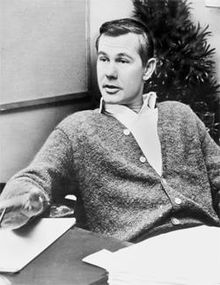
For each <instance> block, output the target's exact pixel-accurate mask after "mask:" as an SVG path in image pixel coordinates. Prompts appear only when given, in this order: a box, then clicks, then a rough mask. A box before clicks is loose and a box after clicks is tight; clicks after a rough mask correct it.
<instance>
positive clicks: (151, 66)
mask: <svg viewBox="0 0 220 285" xmlns="http://www.w3.org/2000/svg"><path fill="white" fill-rule="evenodd" d="M155 68H156V58H154V57H152V58H150V59H149V60H148V61H147V64H146V66H145V69H144V74H143V80H144V81H146V80H148V79H149V78H150V77H151V75H152V74H153V72H154V70H155Z"/></svg>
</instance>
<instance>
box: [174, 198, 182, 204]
mask: <svg viewBox="0 0 220 285" xmlns="http://www.w3.org/2000/svg"><path fill="white" fill-rule="evenodd" d="M174 202H175V203H176V204H177V205H180V204H181V203H182V200H181V199H180V198H178V197H177V198H175V199H174Z"/></svg>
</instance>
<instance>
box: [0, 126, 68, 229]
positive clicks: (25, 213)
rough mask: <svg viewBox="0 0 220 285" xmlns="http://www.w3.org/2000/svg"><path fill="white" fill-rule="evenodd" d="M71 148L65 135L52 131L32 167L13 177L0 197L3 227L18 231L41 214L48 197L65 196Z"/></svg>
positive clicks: (58, 130) (48, 199)
mask: <svg viewBox="0 0 220 285" xmlns="http://www.w3.org/2000/svg"><path fill="white" fill-rule="evenodd" d="M71 168H72V147H71V143H70V141H69V139H68V137H67V136H66V134H65V133H64V132H63V131H62V130H60V129H56V130H54V131H53V132H52V134H51V135H50V136H49V138H48V139H47V141H46V142H45V144H44V145H43V147H42V148H41V150H40V151H39V152H38V154H37V155H36V157H35V158H34V160H33V161H32V163H31V164H30V165H29V166H28V167H27V168H25V169H23V170H21V171H20V172H18V173H17V174H16V175H14V176H13V177H12V178H11V179H10V180H9V182H8V183H7V185H6V187H5V189H4V190H3V192H2V194H1V196H0V212H1V211H2V209H3V208H7V211H6V214H5V217H4V219H3V221H2V226H3V227H10V228H18V227H20V226H22V225H24V224H25V223H26V222H27V221H28V220H29V219H30V218H31V217H33V216H36V215H39V214H40V213H42V212H43V211H44V210H45V209H46V208H47V207H48V205H49V202H50V201H51V199H52V197H54V196H55V197H56V196H57V197H61V196H63V197H64V196H65V195H66V194H68V193H69V185H70V184H71V173H72V169H71Z"/></svg>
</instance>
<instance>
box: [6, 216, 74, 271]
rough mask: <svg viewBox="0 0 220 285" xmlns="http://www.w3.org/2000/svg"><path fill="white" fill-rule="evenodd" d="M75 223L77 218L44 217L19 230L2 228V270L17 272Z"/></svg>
mask: <svg viewBox="0 0 220 285" xmlns="http://www.w3.org/2000/svg"><path fill="white" fill-rule="evenodd" d="M74 224H75V218H58V219H52V218H43V219H41V220H39V222H37V223H36V224H34V225H32V226H28V227H24V228H21V229H19V230H15V231H13V230H6V229H2V228H1V229H0V272H17V271H20V270H21V269H22V268H23V267H24V266H25V265H27V264H28V263H29V262H30V261H31V260H33V259H34V258H35V257H36V256H37V255H39V254H40V253H41V252H43V251H44V250H45V249H46V248H47V247H48V246H49V245H51V244H52V243H53V242H54V241H55V240H57V239H58V238H59V237H60V236H61V235H63V234H64V233H65V232H66V231H67V230H68V229H70V228H71V227H72V226H73V225H74Z"/></svg>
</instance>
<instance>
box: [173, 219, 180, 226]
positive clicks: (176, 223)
mask: <svg viewBox="0 0 220 285" xmlns="http://www.w3.org/2000/svg"><path fill="white" fill-rule="evenodd" d="M171 223H172V224H173V225H175V226H178V225H180V220H179V219H177V218H171Z"/></svg>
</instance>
